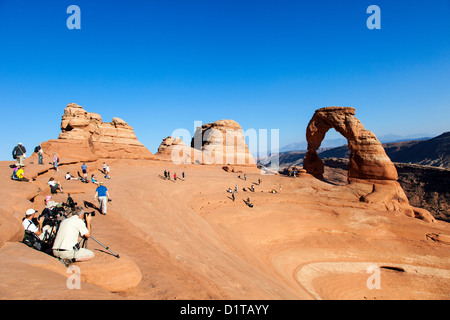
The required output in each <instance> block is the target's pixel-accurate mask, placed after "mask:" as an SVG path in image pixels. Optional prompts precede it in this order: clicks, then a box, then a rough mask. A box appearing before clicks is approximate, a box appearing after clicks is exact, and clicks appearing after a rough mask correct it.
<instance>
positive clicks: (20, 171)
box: [16, 166, 30, 182]
mask: <svg viewBox="0 0 450 320" xmlns="http://www.w3.org/2000/svg"><path fill="white" fill-rule="evenodd" d="M16 176H17V181H23V182H28V181H30V179H29V178H27V177H26V176H25V173H24V171H23V166H19V167H18V169H17V171H16Z"/></svg>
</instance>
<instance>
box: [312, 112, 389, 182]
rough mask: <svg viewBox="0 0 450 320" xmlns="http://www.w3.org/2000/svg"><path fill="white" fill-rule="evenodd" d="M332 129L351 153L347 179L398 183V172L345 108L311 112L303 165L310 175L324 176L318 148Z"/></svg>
mask: <svg viewBox="0 0 450 320" xmlns="http://www.w3.org/2000/svg"><path fill="white" fill-rule="evenodd" d="M331 128H334V129H335V130H336V131H337V132H339V133H340V134H342V135H343V136H344V137H345V138H346V139H347V141H348V147H349V149H350V152H351V153H350V163H349V170H348V178H349V180H351V179H353V178H356V179H378V180H394V181H396V180H397V178H398V175H397V170H396V169H395V167H394V164H393V163H392V162H391V160H390V159H389V157H388V156H387V155H386V152H385V151H384V148H383V146H382V144H381V143H380V142H379V141H378V139H377V138H376V136H375V135H374V134H373V133H372V132H371V131H369V130H366V129H365V128H364V126H363V125H362V123H361V122H360V121H359V120H358V119H357V118H356V117H355V109H354V108H348V107H328V108H322V109H318V110H316V112H315V113H314V116H313V117H312V119H311V120H310V122H309V124H308V127H307V130H306V139H307V141H308V152H307V153H306V156H305V161H304V164H303V166H304V168H305V169H306V170H307V171H308V172H309V173H312V174H313V175H315V176H317V177H323V173H324V167H323V162H322V160H321V159H320V158H319V156H318V155H317V149H318V148H319V147H320V144H321V142H322V140H323V139H324V137H325V134H326V133H327V131H328V130H330V129H331Z"/></svg>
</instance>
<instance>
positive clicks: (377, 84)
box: [0, 0, 450, 160]
mask: <svg viewBox="0 0 450 320" xmlns="http://www.w3.org/2000/svg"><path fill="white" fill-rule="evenodd" d="M72 4H75V5H78V6H79V7H80V9H81V30H69V29H68V28H67V27H66V20H67V18H68V17H69V16H70V15H69V14H67V13H66V10H67V7H68V6H69V5H72ZM372 4H375V5H378V6H379V7H380V9H381V29H380V30H369V29H368V28H367V27H366V20H367V18H368V17H369V16H370V14H367V13H366V9H367V7H368V6H369V5H372ZM449 21H450V1H448V0H433V1H424V0H423V1H422V0H421V1H401V0H396V1H381V0H371V1H365V0H355V1H345V0H344V1H299V0H291V1H285V0H277V1H274V0H271V1H265V0H257V1H253V0H239V1H237V0H226V1H224V0H222V1H219V0H203V1H196V0H190V1H181V0H178V1H172V0H164V1H162V0H159V1H152V0H148V1H141V0H139V1H137V0H128V1H111V0H95V1H84V0H71V1H64V0H58V1H56V0H53V1H49V0H32V1H31V0H26V1H13V0H0V46H1V50H0V108H1V111H2V115H3V116H2V126H1V128H0V133H1V144H0V160H12V157H11V151H12V149H13V147H14V146H15V145H16V144H17V142H19V141H20V142H23V143H24V145H25V146H26V147H27V148H28V150H29V151H30V152H32V149H33V148H34V146H35V145H37V144H38V143H40V142H42V141H46V140H49V139H56V138H57V137H58V134H59V132H60V122H61V116H62V115H63V112H64V108H65V106H66V105H67V104H68V103H70V102H75V103H77V104H79V105H81V106H83V107H84V108H85V109H86V110H87V111H89V112H96V113H99V114H101V115H102V117H103V120H104V121H111V120H112V118H113V117H119V118H122V119H124V120H125V121H127V122H128V123H129V124H130V125H132V126H133V127H134V128H135V132H136V134H137V136H138V139H139V140H140V141H141V142H142V143H144V145H145V146H146V147H147V148H148V149H149V150H150V151H152V152H156V150H157V148H158V146H159V144H160V142H161V141H162V139H163V138H164V137H166V136H168V135H170V134H171V133H172V132H173V130H175V129H177V128H186V129H188V130H190V131H191V132H193V130H194V128H193V125H194V121H196V120H199V121H202V122H203V123H208V122H213V121H216V120H219V119H234V120H236V121H237V122H239V123H240V124H241V126H242V127H243V128H244V130H246V129H249V128H254V129H257V130H258V129H269V130H270V129H279V130H280V146H281V147H282V146H284V145H286V144H288V143H291V142H293V141H301V140H304V139H305V130H306V126H307V124H308V121H309V119H310V118H311V116H312V115H313V113H314V110H315V109H317V108H321V107H326V106H333V105H337V106H352V107H355V108H356V110H357V117H358V118H359V119H360V120H361V121H362V122H363V124H364V125H365V127H366V128H367V129H369V130H372V131H373V132H374V133H375V134H376V135H378V136H381V135H385V134H389V133H395V134H399V135H403V136H404V135H409V134H415V133H427V134H433V135H437V134H440V133H442V132H444V131H449V129H450V126H449V119H450V111H449V110H450V36H449V34H450V22H449ZM330 137H334V138H336V137H338V135H337V134H336V135H335V136H333V134H331V135H330Z"/></svg>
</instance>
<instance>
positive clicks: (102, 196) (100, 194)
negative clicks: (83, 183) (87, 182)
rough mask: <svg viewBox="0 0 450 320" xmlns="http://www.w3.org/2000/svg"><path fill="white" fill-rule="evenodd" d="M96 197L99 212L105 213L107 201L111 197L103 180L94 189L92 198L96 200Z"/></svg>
mask: <svg viewBox="0 0 450 320" xmlns="http://www.w3.org/2000/svg"><path fill="white" fill-rule="evenodd" d="M97 198H98V204H99V207H100V211H101V213H102V214H104V215H106V211H107V203H108V201H111V197H110V196H109V192H108V189H107V188H106V187H105V186H104V185H103V182H100V185H99V186H98V188H97V189H96V190H95V195H94V200H97Z"/></svg>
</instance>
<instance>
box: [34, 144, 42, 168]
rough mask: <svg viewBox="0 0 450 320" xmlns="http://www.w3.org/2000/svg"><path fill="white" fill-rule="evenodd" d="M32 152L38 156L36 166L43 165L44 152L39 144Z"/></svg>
mask: <svg viewBox="0 0 450 320" xmlns="http://www.w3.org/2000/svg"><path fill="white" fill-rule="evenodd" d="M34 152H36V153H37V155H38V164H44V150H42V147H41V145H40V144H39V145H38V146H37V147H36V148H35V149H34Z"/></svg>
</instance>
